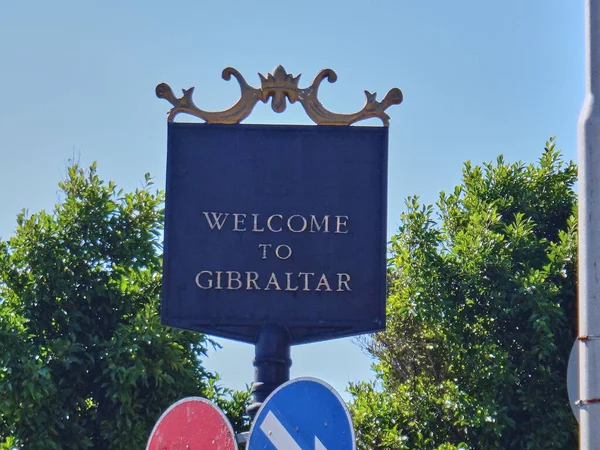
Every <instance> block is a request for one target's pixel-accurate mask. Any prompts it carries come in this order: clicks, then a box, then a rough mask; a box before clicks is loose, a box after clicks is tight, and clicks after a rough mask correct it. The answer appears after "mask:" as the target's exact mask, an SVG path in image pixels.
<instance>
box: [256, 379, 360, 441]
mask: <svg viewBox="0 0 600 450" xmlns="http://www.w3.org/2000/svg"><path fill="white" fill-rule="evenodd" d="M355 449H356V439H355V436H354V427H353V426H352V419H351V418H350V414H349V412H348V408H347V407H346V404H345V403H344V400H342V398H341V397H340V395H339V394H338V393H337V392H336V391H335V390H334V389H333V388H332V387H331V386H330V385H328V384H327V383H325V382H323V381H321V380H318V379H316V378H296V379H294V380H290V381H288V382H287V383H285V384H283V385H281V386H280V387H278V388H277V389H276V390H275V391H273V393H272V394H271V395H270V396H269V397H268V398H267V399H266V400H265V402H264V403H263V405H262V406H261V408H260V409H259V411H258V413H257V414H256V418H255V419H254V423H253V424H252V428H251V430H250V438H249V441H248V450H355Z"/></svg>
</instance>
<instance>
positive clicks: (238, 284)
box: [227, 271, 242, 291]
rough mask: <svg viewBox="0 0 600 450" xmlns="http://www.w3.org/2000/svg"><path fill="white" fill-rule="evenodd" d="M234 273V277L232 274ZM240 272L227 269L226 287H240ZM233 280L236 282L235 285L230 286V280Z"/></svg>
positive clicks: (235, 288)
mask: <svg viewBox="0 0 600 450" xmlns="http://www.w3.org/2000/svg"><path fill="white" fill-rule="evenodd" d="M234 274H235V278H234V277H233V275H234ZM241 276H242V275H241V274H240V273H239V272H236V271H227V289H231V290H234V291H235V290H237V289H239V288H241V287H242V280H241V279H240V278H241ZM233 281H235V282H236V283H237V287H233V286H232V282H233Z"/></svg>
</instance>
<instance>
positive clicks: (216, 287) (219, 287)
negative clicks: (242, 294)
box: [215, 272, 223, 289]
mask: <svg viewBox="0 0 600 450" xmlns="http://www.w3.org/2000/svg"><path fill="white" fill-rule="evenodd" d="M215 273H216V274H217V285H216V286H215V289H223V286H221V275H223V272H215Z"/></svg>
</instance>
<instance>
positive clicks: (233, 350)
mask: <svg viewBox="0 0 600 450" xmlns="http://www.w3.org/2000/svg"><path fill="white" fill-rule="evenodd" d="M278 64H283V65H284V67H285V68H286V69H287V70H288V72H291V73H293V74H294V75H295V74H297V73H302V74H303V76H302V78H301V81H300V86H301V87H304V86H306V85H308V84H309V83H310V82H311V81H312V79H313V77H314V76H315V75H316V74H317V73H318V71H319V70H320V69H323V68H326V67H329V68H332V69H334V70H335V71H336V72H337V74H338V81H337V82H336V83H335V84H328V83H324V84H323V85H322V87H321V89H320V98H321V101H322V103H323V104H324V105H325V106H326V107H327V108H329V109H331V110H333V111H336V112H344V113H349V112H354V111H355V110H358V109H360V107H361V106H362V104H363V102H364V94H363V90H365V89H367V90H369V91H371V92H372V91H377V92H378V94H379V98H380V99H381V98H382V97H383V96H384V95H385V93H386V92H387V91H388V90H389V89H390V88H393V87H399V88H400V89H402V91H403V93H404V97H405V101H404V103H403V104H402V105H400V106H393V107H392V108H390V109H389V110H388V113H389V114H390V116H391V117H392V119H391V124H390V167H389V208H388V217H389V219H388V234H390V235H391V234H393V233H394V231H395V230H396V229H397V226H398V223H399V217H400V213H401V212H402V210H403V205H404V199H405V198H406V197H407V196H408V195H414V194H417V195H420V196H421V197H422V199H423V201H425V202H434V201H435V200H436V198H437V195H438V193H439V191H440V190H451V189H452V188H453V186H454V185H455V184H457V183H458V182H459V180H460V175H461V168H462V165H463V163H464V161H466V160H471V161H473V162H474V163H480V162H482V161H489V160H493V159H495V158H496V156H497V155H499V154H500V153H502V154H504V155H505V157H506V159H507V160H509V161H515V160H523V161H534V160H536V159H537V158H538V157H539V156H540V154H541V151H542V149H543V145H544V142H545V140H546V139H547V138H549V137H550V136H554V135H556V136H557V137H558V145H559V146H560V147H561V148H562V149H563V150H564V155H565V157H566V158H567V159H576V145H577V141H576V131H577V128H576V126H577V125H576V124H577V115H578V113H579V109H580V107H581V104H582V100H583V94H584V33H583V1H578V0H527V1H523V0H504V1H502V2H486V1H481V0H460V1H454V2H450V1H447V0H428V1H416V0H381V1H370V2H369V1H362V2H359V1H349V0H346V1H329V2H320V1H313V0H310V1H304V2H293V3H292V2H276V1H259V2H242V1H235V0H233V1H228V2H219V1H211V2H207V1H200V0H196V1H173V2H169V3H166V2H158V1H151V0H147V1H144V2H141V1H137V2H135V1H131V2H121V1H115V0H104V1H102V2H99V1H98V2H96V1H86V2H81V1H70V0H65V1H56V2H43V1H21V2H8V1H5V2H0V85H1V86H2V96H1V100H0V212H1V214H0V237H2V238H8V237H9V236H10V235H11V234H12V233H13V232H14V229H15V218H16V215H17V213H18V212H19V211H20V210H21V209H22V208H27V209H29V211H31V212H37V211H39V210H41V209H52V207H53V205H54V204H55V203H56V201H57V189H58V187H57V183H58V181H59V180H61V179H62V178H63V177H64V176H65V172H66V169H65V168H66V166H67V165H68V161H69V160H70V159H72V158H75V159H76V160H79V161H80V162H81V163H82V164H84V165H89V164H91V163H92V162H93V161H98V167H99V173H100V175H101V176H102V177H104V179H106V180H114V181H116V182H117V183H118V184H119V185H120V186H121V187H123V188H124V189H126V190H128V189H134V188H136V187H138V186H139V185H140V182H141V180H143V176H144V173H146V172H150V173H151V174H152V175H153V176H154V178H155V181H156V183H157V185H158V186H164V179H165V161H166V112H167V111H168V109H169V107H170V105H169V104H168V103H167V102H166V101H164V100H159V99H157V98H156V97H155V95H154V88H155V86H156V85H157V84H158V83H160V82H163V81H164V82H167V83H169V84H170V85H171V87H172V88H173V89H174V90H175V91H176V92H180V91H179V89H181V88H187V87H189V86H196V91H195V97H194V98H195V101H196V104H197V105H198V106H199V107H201V108H203V109H207V110H219V109H226V108H227V107H229V106H230V105H231V104H232V103H233V102H234V101H235V100H236V99H237V97H238V94H239V89H238V87H237V83H235V82H234V81H230V82H226V81H223V80H222V79H221V78H220V74H221V71H222V70H223V68H225V67H227V66H233V67H235V68H237V69H238V70H239V71H240V72H241V73H242V74H243V75H244V77H245V78H246V80H247V81H248V82H249V83H250V84H251V85H254V86H259V85H260V83H259V79H258V76H257V75H256V74H257V73H258V72H260V73H263V74H266V73H267V72H269V71H271V70H272V69H273V68H275V67H276V66H277V65H278ZM246 122H247V123H299V124H308V123H310V122H309V120H308V118H307V117H306V116H305V114H304V112H303V110H302V108H301V107H300V105H298V104H296V105H291V106H288V109H287V111H286V112H285V113H284V114H282V115H277V114H275V113H273V112H272V111H271V110H270V108H269V106H267V105H263V104H260V105H258V106H257V107H256V109H255V112H254V113H253V114H252V115H251V116H250V118H249V119H248V120H247V121H246ZM366 124H373V125H375V124H377V122H376V121H374V120H373V121H369V122H366ZM221 343H222V345H223V346H224V349H223V350H221V351H219V352H217V353H215V354H211V356H210V358H209V359H208V361H207V366H208V367H209V368H210V369H212V370H216V371H218V372H220V373H221V375H222V378H223V380H224V382H225V384H227V385H228V386H230V387H234V388H242V387H243V386H244V385H245V384H246V383H250V382H251V380H252V376H253V368H252V357H253V348H252V347H251V346H249V345H246V344H237V343H233V342H230V341H224V340H223V341H221ZM292 358H293V361H294V365H293V367H292V375H293V376H304V375H309V376H315V377H319V378H322V379H324V380H325V381H327V382H329V383H330V384H332V385H333V386H334V387H335V388H336V389H338V390H340V391H343V390H344V389H345V387H346V385H347V382H348V381H358V380H363V379H368V378H370V377H372V374H371V372H370V369H369V366H370V363H371V361H370V359H369V358H368V357H367V356H366V355H365V354H363V352H362V351H361V350H360V349H359V348H358V347H357V346H356V345H355V344H354V343H353V341H352V340H351V339H343V340H337V341H332V342H327V343H320V344H310V345H305V346H299V347H296V348H294V349H293V352H292Z"/></svg>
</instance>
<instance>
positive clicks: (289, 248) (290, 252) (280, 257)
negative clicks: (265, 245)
mask: <svg viewBox="0 0 600 450" xmlns="http://www.w3.org/2000/svg"><path fill="white" fill-rule="evenodd" d="M269 245H271V244H269ZM281 247H285V248H287V256H286V257H285V258H284V257H283V256H282V255H280V254H279V249H280V248H281ZM275 256H277V257H278V258H279V259H288V258H289V257H290V256H292V247H290V246H289V245H285V244H281V245H278V246H277V247H276V248H275Z"/></svg>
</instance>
